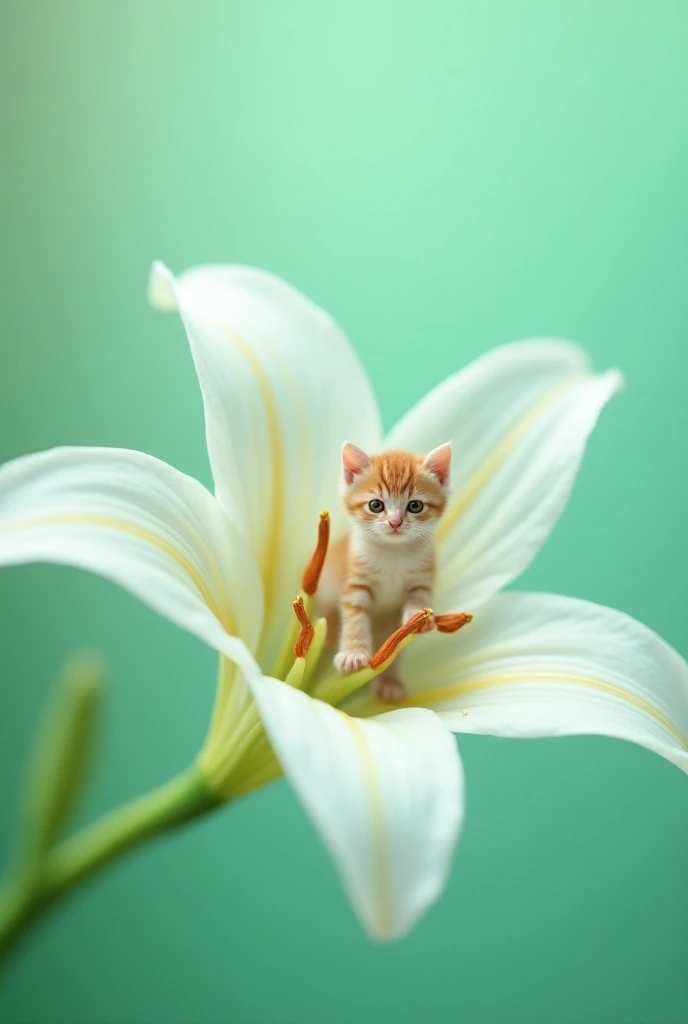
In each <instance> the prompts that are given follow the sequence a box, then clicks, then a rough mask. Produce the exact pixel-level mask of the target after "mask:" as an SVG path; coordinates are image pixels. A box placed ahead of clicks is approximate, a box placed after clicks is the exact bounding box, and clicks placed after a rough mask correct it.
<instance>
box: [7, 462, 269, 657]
mask: <svg viewBox="0 0 688 1024" xmlns="http://www.w3.org/2000/svg"><path fill="white" fill-rule="evenodd" d="M27 562H56V563H60V564H63V565H73V566H77V567H80V568H82V569H87V570H89V571H91V572H94V573H96V574H98V575H99V576H104V577H106V578H107V579H110V580H113V581H114V582H116V583H118V584H120V585H121V586H123V587H124V588H125V589H127V590H129V591H131V592H132V593H133V594H135V595H136V596H137V597H138V598H140V599H141V600H142V601H144V602H145V603H146V604H148V605H150V606H151V607H152V608H154V609H155V610H156V611H158V612H159V613H160V614H161V615H164V616H165V617H167V618H169V619H171V620H172V621H173V622H175V623H177V625H180V626H182V627H183V628H184V629H187V630H189V632H191V633H194V634H195V635H197V636H199V637H201V638H202V639H203V640H205V641H206V642H207V643H209V644H211V645H212V646H213V647H216V648H217V649H218V650H221V651H223V653H225V654H226V655H227V656H228V657H230V658H231V659H232V660H234V661H237V662H238V663H239V664H241V665H242V667H245V671H247V672H251V671H252V670H253V668H254V666H253V662H252V659H251V658H250V655H248V652H247V651H245V648H244V644H243V643H242V642H241V640H238V639H236V637H242V638H243V639H244V640H245V641H246V642H247V643H248V644H249V646H252V645H253V644H254V643H255V642H256V639H257V636H258V633H259V631H260V626H261V613H262V609H261V602H262V597H261V590H260V580H259V577H258V573H257V570H256V568H255V565H254V564H253V562H252V560H251V557H250V555H249V553H248V552H247V550H246V545H245V543H244V542H243V541H242V538H241V536H240V535H238V534H237V532H236V530H235V529H234V527H233V526H232V525H231V524H230V523H229V522H228V521H227V518H226V516H225V515H224V513H223V512H222V510H221V509H220V507H219V505H218V503H217V502H216V501H215V499H214V498H213V496H212V495H211V494H209V493H208V491H207V490H206V489H205V488H204V487H202V486H201V485H200V484H199V483H197V481H195V480H192V479H191V478H190V477H187V476H185V475H184V474H183V473H179V472H178V471H177V470H175V469H173V468H172V467H171V466H168V465H167V464H166V463H164V462H160V461H159V460H158V459H154V458H152V457H151V456H149V455H144V454H142V453H141V452H135V451H124V450H121V449H115V448H54V449H52V450H51V451H46V452H39V453H38V454H35V455H27V456H25V457H24V458H20V459H15V460H14V461H13V462H8V463H6V464H5V465H4V466H2V467H1V468H0V565H20V564H23V563H27ZM229 584H231V586H230V585H229ZM229 634H234V636H232V635H229ZM247 658H248V660H247Z"/></svg>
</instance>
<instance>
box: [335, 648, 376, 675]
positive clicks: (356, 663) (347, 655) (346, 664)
mask: <svg viewBox="0 0 688 1024" xmlns="http://www.w3.org/2000/svg"><path fill="white" fill-rule="evenodd" d="M369 658H370V655H369V654H368V652H367V651H340V652H339V654H335V656H334V667H335V668H336V669H337V671H338V672H341V673H342V674H343V675H348V674H349V672H358V670H359V668H365V666H366V665H367V664H368V659H369Z"/></svg>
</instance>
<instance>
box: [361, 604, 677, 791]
mask: <svg viewBox="0 0 688 1024" xmlns="http://www.w3.org/2000/svg"><path fill="white" fill-rule="evenodd" d="M429 640H430V642H429V643H427V644H421V643H418V644H416V645H414V646H413V647H412V648H411V649H410V650H409V653H408V657H407V661H406V664H405V671H406V673H407V675H408V679H409V681H410V685H411V689H412V692H413V696H412V698H411V699H410V703H412V704H413V705H420V706H423V707H429V708H431V709H432V710H433V711H435V712H436V713H437V714H438V715H439V716H440V717H441V718H442V719H443V720H444V721H445V722H446V724H447V725H448V726H449V728H451V729H453V730H455V731H456V732H473V733H488V734H490V735H494V736H514V737H529V736H573V735H579V734H586V733H589V734H591V735H600V736H615V737H618V738H619V739H625V740H629V741H631V742H633V743H638V744H640V745H641V746H643V747H647V749H648V750H652V751H655V753H657V754H661V756H662V757H665V758H667V760H669V761H672V762H673V763H674V764H676V765H678V766H679V767H680V768H682V769H683V771H686V772H688V664H686V661H685V660H684V659H683V658H682V657H681V656H680V655H679V654H678V653H677V652H676V651H675V650H674V649H673V648H672V647H670V646H669V644H667V643H666V642H665V641H664V640H662V639H661V637H659V636H657V634H656V633H654V632H653V631H652V630H651V629H648V628H647V626H643V625H642V624H641V623H639V622H636V621H635V619H632V618H630V617H629V616H628V615H624V614H623V613H622V612H618V611H614V610H613V609H611V608H603V607H601V606H600V605H596V604H591V603H590V602H588V601H580V600H577V599H576V598H569V597H557V596H554V595H552V594H522V593H508V594H500V595H499V596H498V597H496V598H494V600H493V601H491V602H490V603H489V605H488V606H487V607H485V608H484V609H483V610H482V612H481V613H480V614H479V615H477V616H476V618H475V620H474V622H473V623H472V624H471V627H470V629H466V630H464V631H463V632H461V633H459V634H456V638H455V640H453V641H452V640H450V639H449V638H447V637H445V636H437V635H434V636H432V637H431V638H429ZM370 710H371V711H372V710H374V708H372V707H371V709H370Z"/></svg>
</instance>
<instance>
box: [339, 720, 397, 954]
mask: <svg viewBox="0 0 688 1024" xmlns="http://www.w3.org/2000/svg"><path fill="white" fill-rule="evenodd" d="M337 714H338V715H340V717H341V718H342V720H343V721H345V722H346V724H347V726H348V728H349V729H350V731H351V734H352V736H353V738H354V742H355V744H356V749H357V750H358V754H359V759H360V763H361V769H362V772H363V779H364V783H365V788H366V791H367V793H368V798H369V801H370V820H371V833H372V834H371V844H372V858H373V891H374V893H375V898H376V899H377V901H378V905H377V914H376V916H377V922H378V934H379V936H380V938H384V937H385V936H387V935H389V934H390V932H391V921H392V888H391V872H390V863H389V850H388V843H387V841H386V827H385V816H384V800H383V796H382V786H381V784H380V779H379V777H378V774H377V770H376V768H375V760H374V758H373V754H372V751H371V749H370V746H369V745H368V741H367V740H366V737H365V734H364V732H363V729H362V728H361V726H360V725H359V723H358V722H357V721H356V719H355V718H350V717H349V716H348V715H346V714H344V712H343V711H338V712H337Z"/></svg>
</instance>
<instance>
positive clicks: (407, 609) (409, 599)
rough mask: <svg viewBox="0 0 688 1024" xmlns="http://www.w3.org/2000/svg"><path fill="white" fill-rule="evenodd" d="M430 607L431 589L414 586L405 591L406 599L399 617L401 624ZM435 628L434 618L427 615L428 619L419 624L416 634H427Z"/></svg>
mask: <svg viewBox="0 0 688 1024" xmlns="http://www.w3.org/2000/svg"><path fill="white" fill-rule="evenodd" d="M431 607H432V589H431V588H430V587H429V586H427V585H426V584H420V583H419V584H416V585H415V586H412V587H409V588H408V590H407V591H406V597H405V601H404V611H403V613H402V616H401V621H402V623H405V622H408V620H409V619H412V618H413V616H414V615H416V614H417V613H418V612H422V611H423V609H424V608H431ZM434 628H435V619H434V616H432V615H429V616H428V618H427V619H426V620H425V621H424V622H423V623H421V625H420V627H419V629H418V632H419V633H429V632H430V630H431V629H434Z"/></svg>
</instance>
